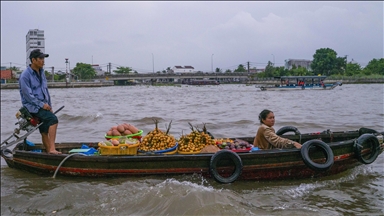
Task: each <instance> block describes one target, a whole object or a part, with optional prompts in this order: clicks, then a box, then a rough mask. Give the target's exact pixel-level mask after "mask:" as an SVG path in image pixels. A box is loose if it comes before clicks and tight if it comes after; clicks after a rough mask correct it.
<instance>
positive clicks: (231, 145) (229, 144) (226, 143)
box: [215, 138, 252, 150]
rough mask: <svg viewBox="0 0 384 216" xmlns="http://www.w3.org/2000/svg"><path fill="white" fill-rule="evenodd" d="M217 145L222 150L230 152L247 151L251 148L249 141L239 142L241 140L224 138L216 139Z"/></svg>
mask: <svg viewBox="0 0 384 216" xmlns="http://www.w3.org/2000/svg"><path fill="white" fill-rule="evenodd" d="M215 143H216V144H217V146H218V147H219V148H221V149H229V150H246V149H249V148H251V147H252V146H251V144H249V143H248V142H247V141H244V140H239V139H235V140H232V139H229V138H223V139H216V140H215Z"/></svg>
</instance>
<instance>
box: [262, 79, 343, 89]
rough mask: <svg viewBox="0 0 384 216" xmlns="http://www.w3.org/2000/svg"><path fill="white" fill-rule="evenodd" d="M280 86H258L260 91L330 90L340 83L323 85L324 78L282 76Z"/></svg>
mask: <svg viewBox="0 0 384 216" xmlns="http://www.w3.org/2000/svg"><path fill="white" fill-rule="evenodd" d="M278 78H279V79H280V84H275V85H272V86H260V90H261V91H292V90H308V89H309V90H332V89H334V88H336V87H337V86H341V85H342V83H341V82H335V83H324V80H325V79H326V78H327V77H326V76H282V77H278Z"/></svg>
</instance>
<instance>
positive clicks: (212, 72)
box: [211, 54, 214, 73]
mask: <svg viewBox="0 0 384 216" xmlns="http://www.w3.org/2000/svg"><path fill="white" fill-rule="evenodd" d="M213 55H214V54H212V55H211V72H212V73H213Z"/></svg>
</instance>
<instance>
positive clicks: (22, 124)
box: [1, 106, 64, 152]
mask: <svg viewBox="0 0 384 216" xmlns="http://www.w3.org/2000/svg"><path fill="white" fill-rule="evenodd" d="M63 108H64V106H62V107H60V108H59V109H58V110H56V112H54V114H56V113H57V112H59V111H60V110H62V109H63ZM16 118H17V122H16V123H15V125H19V127H18V128H15V130H14V132H13V134H12V135H11V136H10V137H8V138H7V139H6V140H4V141H3V142H2V143H1V151H2V152H3V150H5V149H6V148H8V147H10V146H13V145H16V144H17V143H19V142H20V141H22V140H24V139H26V138H27V137H28V136H29V135H30V134H31V133H33V132H34V131H35V130H37V129H38V128H39V127H40V125H42V124H43V123H42V122H40V121H39V119H38V118H37V117H33V116H32V115H31V113H29V111H28V110H27V108H25V107H21V108H20V109H19V111H17V113H16ZM22 130H23V131H26V133H25V134H24V135H22V136H18V135H17V134H20V131H22ZM12 137H13V138H14V139H13V140H12V141H10V142H8V140H10V139H11V138H12Z"/></svg>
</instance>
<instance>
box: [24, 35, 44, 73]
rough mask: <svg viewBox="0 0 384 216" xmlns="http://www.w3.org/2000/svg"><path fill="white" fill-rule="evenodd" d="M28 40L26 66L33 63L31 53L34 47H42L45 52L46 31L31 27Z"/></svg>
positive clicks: (26, 38) (26, 39)
mask: <svg viewBox="0 0 384 216" xmlns="http://www.w3.org/2000/svg"><path fill="white" fill-rule="evenodd" d="M25 41H26V52H27V53H26V54H27V55H26V61H25V63H26V66H28V65H29V64H31V61H30V60H29V54H30V53H31V51H32V50H34V49H40V50H41V52H43V53H45V38H44V31H43V30H39V29H30V30H29V31H28V33H27V35H26V36H25Z"/></svg>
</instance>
